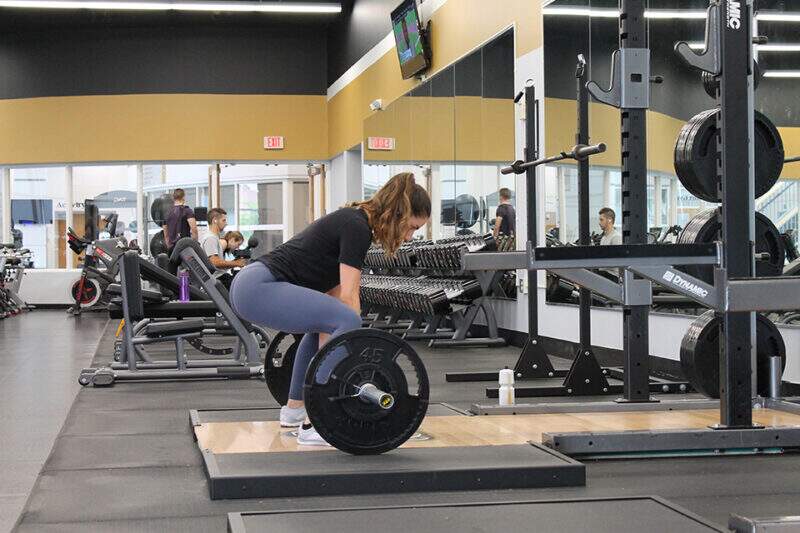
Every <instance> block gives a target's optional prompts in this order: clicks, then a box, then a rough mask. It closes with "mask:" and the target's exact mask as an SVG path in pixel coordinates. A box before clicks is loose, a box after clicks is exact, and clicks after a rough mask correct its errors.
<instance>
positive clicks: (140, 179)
mask: <svg viewBox="0 0 800 533" xmlns="http://www.w3.org/2000/svg"><path fill="white" fill-rule="evenodd" d="M144 210H145V206H144V165H142V164H141V163H140V164H138V165H136V242H138V243H139V247H140V248H141V249H142V250H148V249H149V248H148V247H147V245H148V244H149V243H147V242H145V241H146V236H147V215H146V214H145V212H144Z"/></svg>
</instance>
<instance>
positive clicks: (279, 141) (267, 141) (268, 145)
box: [264, 135, 283, 150]
mask: <svg viewBox="0 0 800 533" xmlns="http://www.w3.org/2000/svg"><path fill="white" fill-rule="evenodd" d="M264 150H283V136H282V135H268V136H267V137H264Z"/></svg>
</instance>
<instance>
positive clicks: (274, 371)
mask: <svg viewBox="0 0 800 533" xmlns="http://www.w3.org/2000/svg"><path fill="white" fill-rule="evenodd" d="M302 338H303V336H302V335H293V334H290V333H284V332H283V331H281V332H278V333H277V334H276V335H275V337H274V338H273V339H272V342H270V343H269V348H267V353H266V355H265V356H264V381H266V382H267V389H269V392H270V394H272V397H273V398H275V401H277V402H278V403H279V404H281V405H286V402H287V401H288V399H289V386H290V385H291V383H292V369H293V368H294V356H295V352H296V351H297V347H298V346H299V345H300V340H301V339H302Z"/></svg>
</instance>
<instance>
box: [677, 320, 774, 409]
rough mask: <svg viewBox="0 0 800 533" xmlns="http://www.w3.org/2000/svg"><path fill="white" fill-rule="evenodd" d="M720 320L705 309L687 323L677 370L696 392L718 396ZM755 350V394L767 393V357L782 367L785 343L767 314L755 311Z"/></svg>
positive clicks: (711, 396) (764, 394)
mask: <svg viewBox="0 0 800 533" xmlns="http://www.w3.org/2000/svg"><path fill="white" fill-rule="evenodd" d="M719 324H720V319H719V317H717V316H716V315H715V314H714V311H706V312H705V313H703V314H702V315H700V316H699V317H697V318H696V319H695V321H694V322H692V324H691V325H690V326H689V331H687V332H686V335H684V336H683V341H682V342H681V369H682V370H683V373H684V375H685V376H686V379H687V380H688V381H689V383H691V384H692V386H693V387H694V388H695V389H696V390H697V391H698V392H700V393H702V394H705V395H706V396H708V397H709V398H719V342H720V341H719V333H720V328H719ZM756 353H757V367H756V372H757V376H758V394H759V395H761V396H768V395H769V359H770V357H780V358H781V371H783V369H785V368H786V345H785V344H784V342H783V337H782V336H781V333H780V331H778V328H777V327H776V326H775V324H773V323H772V322H771V321H770V320H769V319H768V318H767V317H765V316H764V315H762V314H756Z"/></svg>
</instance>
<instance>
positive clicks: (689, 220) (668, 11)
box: [543, 0, 800, 314]
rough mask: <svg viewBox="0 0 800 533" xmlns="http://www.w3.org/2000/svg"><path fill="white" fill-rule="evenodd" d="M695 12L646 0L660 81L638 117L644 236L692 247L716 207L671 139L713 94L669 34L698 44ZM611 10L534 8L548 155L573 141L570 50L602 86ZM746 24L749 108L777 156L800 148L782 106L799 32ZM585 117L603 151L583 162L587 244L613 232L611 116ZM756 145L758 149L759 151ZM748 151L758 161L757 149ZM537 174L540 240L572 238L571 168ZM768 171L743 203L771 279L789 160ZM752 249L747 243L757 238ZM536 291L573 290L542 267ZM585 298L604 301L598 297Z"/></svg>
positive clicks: (793, 185) (564, 2) (792, 200)
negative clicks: (750, 38)
mask: <svg viewBox="0 0 800 533" xmlns="http://www.w3.org/2000/svg"><path fill="white" fill-rule="evenodd" d="M785 4H786V2H781V1H778V2H770V3H769V6H767V7H768V8H769V10H770V11H772V10H787V9H789V6H786V5H785ZM707 7H708V2H706V1H705V0H669V1H664V2H658V3H653V2H650V3H649V7H648V10H649V12H650V16H648V28H649V46H650V49H651V51H650V54H651V56H650V57H651V74H653V75H658V76H661V77H663V82H662V83H659V84H651V93H650V109H649V111H648V112H647V166H648V178H647V179H648V184H647V225H648V228H649V234H650V235H649V241H650V242H666V243H668V242H676V241H678V242H700V241H698V239H709V238H710V239H712V240H713V238H714V237H715V235H714V233H713V231H712V232H709V231H705V232H704V231H700V229H701V228H703V227H704V225H707V224H708V223H713V220H711V219H712V218H713V217H712V216H711V215H713V213H714V209H716V207H717V206H718V204H717V203H716V202H714V201H713V200H714V198H713V197H710V196H709V193H707V192H706V193H704V192H703V191H704V189H702V188H701V187H700V186H699V185H698V183H697V180H698V178H693V177H692V174H691V172H692V168H691V167H690V168H689V169H688V170H687V167H686V166H685V165H686V163H679V164H678V165H676V160H678V161H681V158H680V157H679V156H681V154H684V153H686V152H682V151H678V152H676V141H677V140H678V138H679V134H680V133H681V130H682V128H684V126H685V125H686V124H687V122H689V121H691V120H692V119H693V118H694V117H698V116H699V114H701V113H703V112H704V111H707V110H710V109H713V108H714V107H715V105H716V104H715V100H714V99H713V98H712V97H710V96H709V94H708V93H707V91H708V90H712V91H713V89H708V88H707V87H705V86H704V83H703V81H702V80H701V76H700V74H699V73H697V72H695V71H693V70H691V69H690V68H688V67H687V66H686V65H685V64H684V63H683V62H682V61H681V60H680V58H679V57H678V56H677V54H675V52H674V50H673V46H674V44H675V43H676V42H678V41H686V42H688V43H689V44H690V46H691V47H692V48H694V49H696V50H701V49H703V47H704V31H705V19H704V13H705V10H706V8H707ZM765 9H766V8H765ZM687 13H688V15H687ZM617 17H618V9H617V2H613V1H609V0H602V1H596V0H592V1H584V2H575V1H573V0H556V1H555V2H552V3H550V4H548V5H547V6H546V7H545V8H544V9H543V18H544V66H545V87H544V92H545V122H544V128H543V130H544V132H545V146H546V151H547V152H548V153H551V152H554V151H558V150H562V149H564V147H570V146H572V145H573V144H574V136H575V129H576V111H575V100H576V80H575V67H576V60H577V55H578V54H583V55H584V57H585V58H586V61H587V69H588V72H589V75H588V79H590V80H594V81H596V82H597V83H598V84H599V85H600V87H602V88H606V87H608V86H609V83H610V80H609V78H610V69H611V64H610V59H611V55H612V53H613V51H614V50H615V49H617V48H618V47H619V44H618V39H619V36H618V31H619V28H618V18H617ZM756 20H757V22H756V23H757V26H756V28H757V34H759V35H764V36H766V37H767V39H768V43H767V44H762V45H756V46H755V54H754V57H755V59H756V60H757V62H758V70H759V71H760V75H759V80H758V86H757V89H756V91H755V108H756V110H757V111H758V112H760V113H762V114H763V116H764V117H766V119H767V121H768V124H771V125H773V126H774V131H775V132H777V133H778V134H779V136H780V140H781V142H782V145H783V149H784V152H785V156H786V157H787V158H788V157H791V156H796V155H800V137H798V135H799V134H800V129H799V127H800V117H798V115H797V113H796V112H794V111H793V110H794V109H796V108H797V99H798V95H797V91H796V90H794V89H795V85H796V83H797V77H798V75H797V72H799V71H800V70H799V69H800V39H798V34H797V31H796V27H795V25H793V24H787V23H786V22H785V21H779V20H774V18H771V17H761V18H757V19H756ZM589 122H590V125H589V133H590V142H591V143H597V142H604V143H606V144H607V146H608V150H607V151H606V152H605V153H604V154H600V155H598V156H595V157H593V158H592V159H591V162H590V173H589V186H590V193H589V206H590V207H589V210H590V212H589V216H590V227H591V231H592V233H593V240H594V241H595V242H597V243H599V241H600V239H601V237H602V235H603V234H604V233H608V232H609V231H614V232H616V233H621V211H622V187H621V185H622V180H621V171H620V151H621V150H620V115H619V111H618V110H617V109H614V108H612V107H609V106H606V105H603V104H600V103H598V102H595V101H592V102H591V103H590V110H589ZM712 123H713V121H712ZM758 129H759V128H758V127H757V128H756V130H757V131H756V133H757V135H759V133H758ZM709 139H711V136H710V135H709ZM700 145H701V143H699V142H698V146H700ZM681 146H683V145H681ZM757 151H759V150H757ZM760 152H762V155H763V154H764V153H766V152H767V150H766V149H762V150H760ZM756 158H757V159H758V158H759V155H758V154H756ZM683 161H686V160H685V159H683ZM681 164H683V165H684V166H683V167H682V166H681ZM757 164H758V163H757ZM544 172H545V178H544V180H545V191H546V193H545V194H546V200H545V212H544V213H543V215H544V216H543V218H544V221H545V222H544V223H545V232H546V234H547V240H548V244H550V245H569V244H572V243H574V242H575V241H576V240H577V239H578V182H577V170H576V166H575V165H574V164H570V163H566V162H565V163H559V164H553V165H549V166H548V167H546V169H545V171H544ZM774 177H775V179H774V180H773V181H772V182H770V183H769V184H768V186H765V187H764V190H763V191H761V196H760V197H758V198H757V199H756V200H755V208H756V211H758V212H760V213H761V215H759V217H758V218H763V219H764V220H766V221H768V224H767V225H768V226H769V227H768V231H767V234H768V236H769V237H770V239H768V240H770V243H766V242H762V244H761V246H762V247H765V248H767V249H765V250H764V251H771V252H772V255H773V257H778V258H779V259H777V260H773V261H772V263H774V264H771V265H768V264H763V265H760V267H761V270H762V271H763V272H766V271H769V272H771V273H772V272H773V271H774V273H778V274H779V273H780V272H781V271H782V269H783V268H784V266H785V264H788V263H789V262H790V261H791V260H792V259H794V258H795V257H796V255H795V254H794V252H793V250H794V249H795V247H796V244H797V228H798V224H800V193H799V192H798V190H799V189H798V187H800V182H799V181H798V179H799V178H800V164H798V163H787V164H785V165H783V168H782V170H780V172H779V173H776V174H775V176H774ZM757 188H758V184H757ZM603 208H610V209H611V210H612V211H613V212H614V214H615V215H616V216H615V219H614V221H613V229H609V228H608V227H606V229H604V228H602V227H601V220H600V218H601V217H600V210H601V209H603ZM709 220H711V222H709ZM606 226H608V225H607V224H606ZM706 229H708V228H706ZM701 234H707V235H705V236H704V235H701ZM708 235H710V236H708ZM757 241H758V239H757ZM770 247H771V248H770ZM756 248H757V250H758V248H759V243H758V242H757V243H756ZM787 252H788V253H787ZM784 257H785V258H786V259H784ZM758 270H759V265H758V264H757V271H758ZM547 297H548V301H549V302H558V303H575V302H576V301H577V292H576V291H575V290H574V287H572V286H571V285H570V284H569V283H564V282H563V280H559V279H558V278H557V277H556V276H554V275H552V274H549V275H548V294H547ZM656 300H658V298H656ZM594 303H595V304H596V305H603V304H605V302H602V301H600V300H595V301H594ZM655 310H656V311H666V312H680V313H691V314H696V313H699V312H701V310H700V309H697V308H695V307H694V306H693V304H687V305H686V306H682V305H674V304H673V302H671V301H670V302H668V303H665V304H663V305H662V304H656V306H655Z"/></svg>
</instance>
